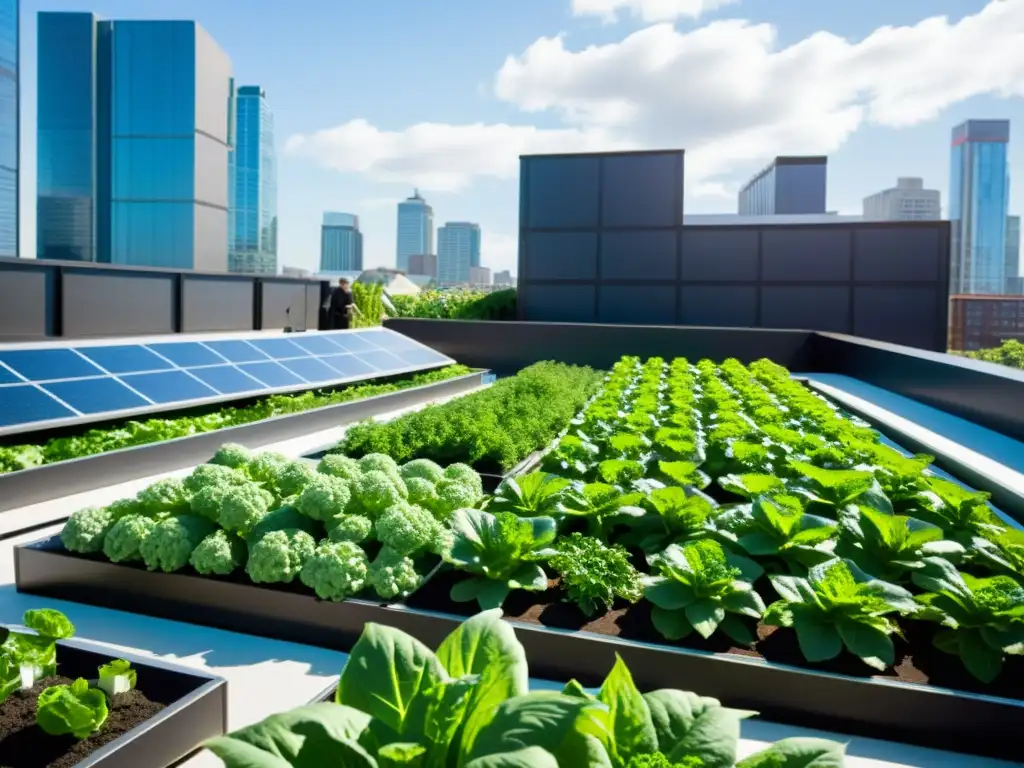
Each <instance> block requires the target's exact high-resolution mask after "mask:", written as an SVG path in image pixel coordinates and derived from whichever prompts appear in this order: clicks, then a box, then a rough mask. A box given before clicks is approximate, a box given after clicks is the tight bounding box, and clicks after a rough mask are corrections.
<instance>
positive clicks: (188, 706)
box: [0, 638, 227, 768]
mask: <svg viewBox="0 0 1024 768" xmlns="http://www.w3.org/2000/svg"><path fill="white" fill-rule="evenodd" d="M57 654H58V659H59V664H60V667H59V675H60V676H61V677H63V678H70V679H74V678H77V677H84V678H86V679H90V678H95V677H96V669H97V667H99V666H100V665H101V664H106V663H108V662H109V661H110V660H111V659H112V658H124V659H126V660H128V661H130V662H131V664H132V667H133V668H134V669H135V670H136V672H137V673H138V681H139V682H138V688H137V691H132V692H130V693H129V694H125V696H132V695H133V694H141V695H134V696H132V698H131V699H130V700H128V699H126V700H125V701H124V703H123V705H122V706H120V707H118V706H117V705H113V706H112V707H111V712H110V716H109V718H108V720H107V723H106V724H105V725H104V729H102V730H101V731H100V732H99V733H98V734H95V735H94V736H91V737H89V738H87V739H85V740H83V741H81V742H78V741H77V740H75V739H73V738H71V737H55V736H49V735H46V734H44V733H42V731H40V730H39V729H38V728H36V727H31V728H26V729H24V730H21V731H19V732H18V733H16V734H13V735H10V736H7V735H5V734H4V727H5V726H6V727H10V726H11V721H10V720H9V721H8V722H6V723H0V765H4V766H6V767H7V768H42V766H49V765H54V766H61V767H62V768H63V766H71V765H74V766H76V768H142V766H146V768H165V767H166V766H171V765H174V764H176V763H178V762H179V761H180V760H181V759H182V758H184V757H186V756H188V755H189V754H191V753H192V752H194V751H196V750H197V749H199V748H200V747H201V745H202V743H203V742H204V741H206V740H207V739H210V738H213V737H214V736H219V735H221V734H223V733H225V732H226V731H227V682H226V681H225V680H223V679H222V678H219V677H215V676H213V675H210V674H207V673H204V672H203V671H202V670H198V669H192V668H189V667H185V666H182V665H178V664H171V663H168V662H165V661H162V660H160V659H155V658H152V657H149V656H139V655H134V654H125V653H118V652H115V651H112V650H111V649H110V648H108V647H107V646H104V645H102V644H100V643H95V642H91V641H88V640H80V639H77V638H74V639H71V640H61V641H58V644H57ZM61 682H66V681H61ZM15 695H17V694H15ZM8 701H10V700H8Z"/></svg>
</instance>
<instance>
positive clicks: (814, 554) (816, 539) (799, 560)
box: [714, 495, 836, 573]
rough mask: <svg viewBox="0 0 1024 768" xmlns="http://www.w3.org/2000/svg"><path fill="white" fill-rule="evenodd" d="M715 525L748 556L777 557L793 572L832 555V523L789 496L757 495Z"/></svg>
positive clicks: (827, 558)
mask: <svg viewBox="0 0 1024 768" xmlns="http://www.w3.org/2000/svg"><path fill="white" fill-rule="evenodd" d="M714 527H715V530H718V531H721V532H723V533H726V534H729V535H730V536H731V537H733V538H734V539H735V541H736V544H737V545H738V546H739V547H740V548H741V549H742V550H743V551H744V552H746V553H747V554H748V555H750V556H752V557H759V558H761V557H764V558H779V559H781V560H782V561H783V562H784V563H786V565H788V567H789V568H790V570H791V571H793V572H795V573H803V572H804V570H805V569H806V568H809V567H811V566H813V565H817V564H818V563H823V562H825V561H826V560H830V559H832V557H833V554H832V552H833V549H834V547H835V542H834V540H833V537H834V536H835V535H836V525H835V523H833V522H832V521H831V520H829V519H827V518H824V517H818V516H816V515H810V514H806V513H805V512H804V511H803V508H802V505H801V503H800V502H799V500H797V499H796V498H794V497H792V496H783V495H780V496H775V497H773V498H768V497H759V498H757V499H755V500H754V502H753V503H752V504H749V505H742V506H739V507H734V508H733V509H731V510H729V511H728V512H725V513H723V514H721V515H719V516H717V517H716V518H715V520H714Z"/></svg>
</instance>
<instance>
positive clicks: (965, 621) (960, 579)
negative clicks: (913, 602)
mask: <svg viewBox="0 0 1024 768" xmlns="http://www.w3.org/2000/svg"><path fill="white" fill-rule="evenodd" d="M912 578H913V580H914V583H915V584H916V585H917V586H919V587H921V588H922V589H926V590H928V594H925V595H922V596H921V597H919V598H918V600H919V601H920V602H921V603H922V604H923V605H924V606H925V610H924V611H923V612H922V613H921V616H920V617H921V618H923V619H928V620H931V621H937V622H939V623H940V624H942V625H943V626H944V627H945V629H943V630H941V631H940V632H939V633H938V634H936V635H935V639H934V643H935V646H936V647H937V648H939V649H940V650H943V651H946V652H947V653H952V654H955V655H957V656H959V657H960V660H961V661H963V664H964V666H965V667H966V668H967V670H968V671H969V672H970V673H971V674H972V675H974V676H975V677H976V678H978V679H979V680H981V681H982V682H985V683H990V682H992V681H993V680H995V678H996V677H997V676H998V675H999V672H1000V671H1001V670H1002V667H1003V660H1004V658H1005V656H1006V655H1007V654H1012V655H1017V656H1020V655H1024V586H1021V584H1020V583H1019V582H1017V581H1016V580H1014V579H1012V578H1010V577H1009V576H993V577H990V578H985V579H980V578H976V577H974V576H971V575H970V574H967V573H959V572H958V571H957V570H956V567H955V566H954V565H953V564H951V563H950V562H948V561H947V560H943V559H941V558H928V559H927V560H926V561H925V563H924V567H923V568H922V569H921V570H918V571H915V572H914V573H913V576H912Z"/></svg>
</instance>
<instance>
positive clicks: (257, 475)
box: [245, 451, 291, 488]
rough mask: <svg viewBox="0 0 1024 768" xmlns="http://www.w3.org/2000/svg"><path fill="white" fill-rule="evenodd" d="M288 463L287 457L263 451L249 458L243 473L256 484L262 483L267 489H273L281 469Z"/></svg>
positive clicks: (289, 460)
mask: <svg viewBox="0 0 1024 768" xmlns="http://www.w3.org/2000/svg"><path fill="white" fill-rule="evenodd" d="M289 463H291V459H289V458H288V457H287V456H282V455H281V454H280V453H272V452H271V451H264V452H263V453H256V454H253V455H251V456H250V457H249V461H248V462H246V464H245V471H246V473H247V474H248V475H249V477H251V478H252V479H253V480H255V481H256V482H257V483H263V484H264V485H266V486H267V487H268V488H269V487H273V485H274V482H275V480H276V479H277V473H278V472H280V470H281V467H283V466H284V465H285V464H289Z"/></svg>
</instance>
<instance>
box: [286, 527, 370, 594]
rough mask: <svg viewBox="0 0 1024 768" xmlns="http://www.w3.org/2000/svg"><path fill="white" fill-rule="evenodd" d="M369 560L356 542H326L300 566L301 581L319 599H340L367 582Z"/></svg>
mask: <svg viewBox="0 0 1024 768" xmlns="http://www.w3.org/2000/svg"><path fill="white" fill-rule="evenodd" d="M368 569H369V561H368V560H367V558H366V553H365V552H364V551H363V549H362V547H360V546H359V545H358V544H353V543H352V542H351V541H325V542H323V543H321V544H320V546H318V547H317V548H316V551H315V552H314V553H313V556H312V557H310V558H309V559H308V560H307V561H306V564H305V565H303V566H302V573H301V575H300V578H301V580H302V583H303V584H305V585H306V586H307V587H309V588H310V589H312V590H313V591H314V592H316V596H317V597H319V598H320V599H321V600H334V601H336V602H340V601H341V600H344V599H345V598H346V597H351V596H352V595H354V594H356V593H357V592H358V591H359V590H361V589H362V588H363V586H364V585H365V584H366V572H367V570H368Z"/></svg>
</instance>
